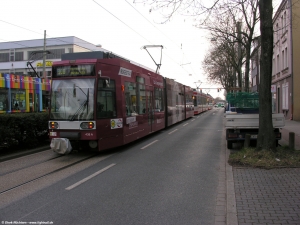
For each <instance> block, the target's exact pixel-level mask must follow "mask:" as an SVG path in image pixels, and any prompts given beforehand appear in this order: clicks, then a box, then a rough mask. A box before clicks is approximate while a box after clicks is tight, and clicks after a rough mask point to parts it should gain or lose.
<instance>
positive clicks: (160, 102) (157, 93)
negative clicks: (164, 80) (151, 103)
mask: <svg viewBox="0 0 300 225" xmlns="http://www.w3.org/2000/svg"><path fill="white" fill-rule="evenodd" d="M154 97H155V111H156V112H162V111H164V98H163V90H162V88H154Z"/></svg>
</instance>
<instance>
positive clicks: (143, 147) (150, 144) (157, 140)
mask: <svg viewBox="0 0 300 225" xmlns="http://www.w3.org/2000/svg"><path fill="white" fill-rule="evenodd" d="M157 141H158V140H155V141H153V142H151V143H150V144H148V145H146V146H144V147H142V148H141V149H145V148H147V147H149V146H150V145H153V144H154V143H155V142H157Z"/></svg>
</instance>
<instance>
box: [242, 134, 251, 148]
mask: <svg viewBox="0 0 300 225" xmlns="http://www.w3.org/2000/svg"><path fill="white" fill-rule="evenodd" d="M250 137H251V135H250V134H246V135H245V142H244V147H245V148H247V147H249V146H250Z"/></svg>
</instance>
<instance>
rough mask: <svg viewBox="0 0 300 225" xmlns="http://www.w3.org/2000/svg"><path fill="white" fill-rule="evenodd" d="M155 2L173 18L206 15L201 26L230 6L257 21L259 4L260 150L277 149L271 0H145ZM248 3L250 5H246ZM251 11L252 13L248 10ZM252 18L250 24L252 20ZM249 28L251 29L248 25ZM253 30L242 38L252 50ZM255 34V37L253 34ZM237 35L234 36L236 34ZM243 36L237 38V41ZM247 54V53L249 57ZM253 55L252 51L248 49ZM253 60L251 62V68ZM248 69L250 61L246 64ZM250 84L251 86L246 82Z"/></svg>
mask: <svg viewBox="0 0 300 225" xmlns="http://www.w3.org/2000/svg"><path fill="white" fill-rule="evenodd" d="M144 2H148V3H150V4H151V5H152V7H153V9H167V10H168V9H169V14H167V16H166V18H171V17H172V16H173V15H174V14H175V13H176V12H178V13H180V14H182V15H193V16H195V17H198V16H200V15H205V18H204V20H203V22H202V23H201V25H205V23H207V21H209V19H210V16H211V15H212V13H214V12H217V13H218V14H220V15H222V14H223V13H224V12H227V11H228V10H229V9H235V8H239V9H242V11H241V12H243V14H244V17H243V19H244V21H245V23H246V25H247V26H248V25H250V24H256V22H257V21H258V16H257V15H258V11H257V3H258V6H259V7H258V8H259V14H260V31H261V43H262V49H261V57H260V58H261V62H260V64H261V66H260V70H261V71H260V72H261V75H260V76H261V77H260V88H259V92H260V95H259V96H260V97H259V98H260V99H259V100H260V101H259V102H260V103H259V104H260V105H259V108H260V112H259V135H258V143H257V149H259V150H261V149H266V150H270V149H271V150H275V149H276V147H275V136H274V132H273V124H272V110H271V109H272V99H271V91H270V90H271V79H272V51H273V25H272V16H273V15H272V14H273V5H272V0H214V1H205V3H204V1H201V0H144ZM247 6H249V8H247ZM251 10H252V14H251V15H252V16H249V14H248V13H247V12H249V11H251ZM250 21H251V23H250ZM248 29H250V28H249V27H248ZM249 31H250V33H248V34H247V35H246V34H245V35H244V36H243V37H242V39H246V38H247V39H248V40H251V41H250V42H249V46H247V47H245V48H246V49H251V42H252V38H253V34H254V28H253V30H252V28H251V30H249ZM251 35H252V36H251ZM233 36H234V35H233ZM240 39H241V38H239V37H238V41H240ZM247 55H248V53H247V54H246V57H247ZM249 58H250V51H249ZM249 65H250V60H249V62H248V68H249ZM245 68H247V62H246V67H245ZM248 76H249V73H248ZM246 79H247V81H246V82H249V77H248V78H246ZM246 86H248V85H246Z"/></svg>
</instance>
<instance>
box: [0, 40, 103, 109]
mask: <svg viewBox="0 0 300 225" xmlns="http://www.w3.org/2000/svg"><path fill="white" fill-rule="evenodd" d="M45 47H46V52H45V51H44V50H43V49H44V39H37V40H27V41H14V42H1V43H0V113H15V112H40V111H45V110H47V107H48V103H49V94H50V84H51V72H52V64H53V62H55V61H59V60H61V55H62V54H64V53H72V52H87V51H99V50H103V49H102V48H100V47H97V46H95V45H93V44H91V43H88V42H86V41H84V40H81V39H79V38H77V37H60V38H48V39H46V46H45ZM44 54H45V66H44V64H43V56H44ZM44 67H45V68H44ZM44 70H45V73H43V71H44Z"/></svg>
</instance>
